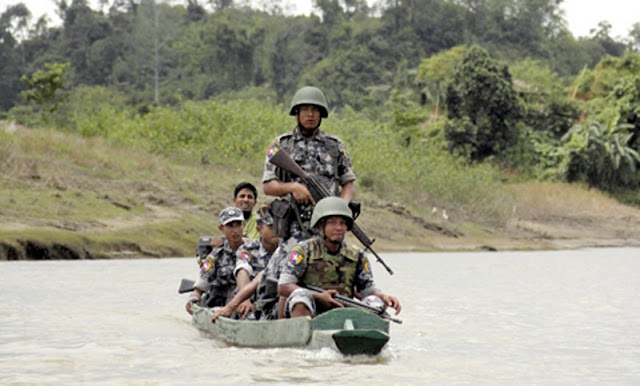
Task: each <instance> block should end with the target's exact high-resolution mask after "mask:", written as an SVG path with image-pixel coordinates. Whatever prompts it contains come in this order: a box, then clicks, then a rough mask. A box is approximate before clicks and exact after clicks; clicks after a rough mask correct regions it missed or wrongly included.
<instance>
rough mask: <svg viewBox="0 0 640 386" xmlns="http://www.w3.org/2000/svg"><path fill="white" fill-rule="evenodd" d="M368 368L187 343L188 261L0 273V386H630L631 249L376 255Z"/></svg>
mask: <svg viewBox="0 0 640 386" xmlns="http://www.w3.org/2000/svg"><path fill="white" fill-rule="evenodd" d="M382 257H383V258H384V259H385V260H386V262H387V264H388V265H390V266H391V267H392V268H393V269H394V271H395V275H393V276H390V275H388V274H387V273H386V272H385V271H384V269H383V268H382V267H381V266H380V265H379V264H377V263H375V262H374V263H372V266H373V268H374V272H375V276H376V281H377V282H378V285H379V287H381V288H382V289H383V290H385V291H387V292H389V293H392V294H394V295H396V296H398V297H399V298H400V300H401V302H402V305H403V310H402V312H401V313H400V315H398V318H400V319H402V320H403V321H404V323H403V324H401V325H397V324H393V325H392V326H391V341H390V343H389V345H388V346H387V347H386V348H385V349H384V350H383V352H382V353H381V354H380V355H378V356H376V357H373V358H369V357H343V356H341V355H339V354H337V353H335V352H333V351H330V350H325V351H322V350H321V351H308V350H303V349H291V348H285V349H244V348H236V347H227V346H226V345H224V344H222V343H220V342H218V341H216V340H213V339H210V338H207V337H203V336H201V334H200V333H199V332H197V331H196V330H195V328H194V327H192V326H191V324H190V318H189V316H188V315H187V314H186V313H185V312H184V311H183V306H184V303H185V301H186V295H182V296H181V295H178V294H177V288H178V285H179V282H180V279H181V278H183V277H186V278H193V277H194V275H195V274H196V272H197V267H196V263H195V260H194V259H193V258H183V259H179V258H174V259H145V260H112V261H104V260H100V261H16V262H0V383H1V384H12V383H20V384H51V385H53V384H65V385H68V384H154V385H163V384H166V385H178V384H185V385H186V384H194V383H200V384H241V383H242V384H246V383H269V384H275V385H277V384H323V385H324V384H336V385H338V384H339V385H345V384H369V385H388V384H474V385H476V384H509V385H512V384H580V385H585V384H593V385H599V384H629V385H631V384H638V383H640V296H639V295H638V294H640V249H638V248H615V249H587V250H577V251H553V252H499V253H491V252H485V253H402V254H382Z"/></svg>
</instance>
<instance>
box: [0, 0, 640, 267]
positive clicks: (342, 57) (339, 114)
mask: <svg viewBox="0 0 640 386" xmlns="http://www.w3.org/2000/svg"><path fill="white" fill-rule="evenodd" d="M212 4H213V5H212V6H213V9H211V10H207V9H205V7H204V6H201V5H199V4H198V2H197V1H189V2H188V5H187V6H183V5H175V4H174V5H170V4H166V3H162V2H157V1H155V0H143V1H141V2H139V3H134V2H129V3H126V4H125V3H123V2H116V3H113V4H111V3H110V2H102V3H101V7H103V8H102V9H100V10H93V9H91V8H90V7H89V6H88V3H87V2H86V1H85V0H73V1H72V2H70V3H67V2H61V3H60V4H59V8H60V9H59V11H60V14H61V15H62V18H63V21H64V22H63V25H62V26H60V27H55V28H49V27H48V26H47V24H46V20H39V21H37V22H36V23H35V24H33V23H31V21H30V12H29V10H28V9H27V8H26V6H24V5H23V4H18V5H15V6H12V7H9V8H7V10H6V11H5V12H4V13H3V14H2V15H0V60H1V61H2V63H3V66H2V68H1V69H0V90H1V91H0V108H1V109H2V111H1V112H0V117H1V118H3V119H6V120H7V123H6V125H5V126H6V127H7V131H6V132H5V131H3V132H2V133H0V139H1V140H2V141H1V143H0V162H1V163H0V171H1V172H2V175H1V179H2V180H1V182H2V188H1V189H2V196H1V197H2V202H0V204H1V205H2V206H3V208H4V209H3V211H2V212H1V213H0V217H1V219H2V223H3V224H4V223H6V224H13V225H11V226H6V227H5V228H6V232H5V231H3V232H2V239H0V242H5V243H6V245H13V246H15V243H16V242H17V241H16V240H18V239H19V238H21V237H24V238H25V240H26V239H29V240H32V241H33V240H34V239H32V237H35V236H34V235H41V236H42V237H44V238H45V239H47V240H49V241H53V240H54V239H64V238H65V237H64V236H61V234H60V232H62V233H64V232H65V230H66V231H72V232H76V233H73V235H69V238H70V239H73V240H76V241H75V242H78V240H82V241H81V243H86V244H87V245H91V248H92V249H93V250H97V251H100V252H98V254H99V255H100V254H102V253H104V254H105V255H113V254H114V253H115V252H114V251H121V252H122V251H128V250H129V249H131V250H133V252H131V253H132V254H133V255H150V256H156V255H158V256H159V255H166V254H167V253H177V252H180V254H188V253H190V249H191V245H192V242H193V240H195V238H196V237H197V236H199V235H200V234H206V233H211V232H210V231H208V229H210V228H211V225H212V224H211V222H210V221H207V220H206V219H211V214H212V213H215V211H217V210H219V209H221V208H222V207H223V206H225V205H227V204H228V202H229V197H228V192H230V191H231V188H232V187H233V185H234V184H235V183H237V182H238V180H240V179H247V180H252V181H254V182H256V183H258V182H259V180H260V177H261V174H262V165H263V162H264V155H265V150H266V148H267V147H268V144H269V141H271V140H272V139H273V138H274V137H275V136H276V135H278V134H280V133H282V132H285V131H288V130H291V129H292V128H293V125H294V122H293V120H292V118H291V117H289V116H287V114H286V111H287V110H288V103H289V99H290V97H291V96H292V95H293V93H294V91H295V90H296V89H297V88H298V87H299V86H301V85H307V84H313V85H316V86H318V87H320V88H322V89H323V90H324V91H325V93H326V95H327V96H328V98H329V104H330V108H331V111H330V118H329V119H327V120H325V121H324V122H323V129H325V130H326V131H327V132H329V133H331V134H335V135H337V136H339V137H341V138H342V139H343V140H344V141H345V142H346V143H347V144H348V146H349V149H350V152H351V156H352V158H353V164H354V168H355V171H356V173H357V175H358V198H359V199H360V200H361V201H364V203H365V208H367V207H368V208H369V211H368V212H367V213H365V216H364V217H363V221H373V220H371V219H372V218H373V216H374V215H375V216H376V218H377V219H378V220H377V222H376V223H375V224H376V225H377V226H376V227H375V228H376V229H378V231H379V232H380V233H379V234H378V235H377V236H379V237H384V235H385V234H386V233H388V231H389V229H388V227H390V226H392V225H391V224H395V223H394V221H392V220H391V217H390V216H393V214H390V213H395V215H401V216H405V217H408V218H409V219H410V220H409V221H410V222H409V223H402V224H403V225H402V226H404V227H406V228H412V227H414V228H415V227H416V223H415V221H417V223H418V224H419V226H421V227H426V228H428V229H434V228H438V226H441V225H442V224H439V223H438V222H436V221H435V218H434V217H433V215H432V214H431V212H432V211H434V212H437V213H442V212H440V210H442V209H443V208H446V210H447V213H448V216H449V217H450V218H451V219H455V224H456V227H459V228H458V229H471V230H472V231H471V232H475V230H478V229H483V228H484V227H490V228H495V227H497V228H502V227H504V226H506V224H508V223H509V221H510V220H512V217H513V212H514V210H515V209H514V208H515V207H516V205H515V204H514V202H515V201H516V198H514V196H513V195H512V194H511V193H509V192H510V191H511V189H509V185H510V184H512V183H521V182H528V181H535V180H543V181H550V182H572V183H574V182H575V183H579V184H585V185H586V186H588V187H589V188H596V189H599V190H601V191H604V192H606V193H607V194H611V195H612V196H614V197H617V198H618V199H620V200H623V201H624V202H626V203H632V204H635V205H638V203H640V194H639V193H638V191H640V190H639V189H638V188H640V174H639V173H640V172H639V171H638V166H640V157H639V155H638V154H639V153H640V108H639V107H638V106H640V80H639V79H640V77H639V76H638V71H640V55H639V54H638V53H637V51H634V49H637V47H638V44H639V43H638V40H637V39H638V33H637V32H638V30H640V28H635V29H634V30H633V31H632V33H631V34H630V35H629V38H628V39H627V40H623V41H616V40H614V39H612V38H611V37H610V36H609V31H610V26H609V25H607V24H606V23H601V24H599V25H598V29H597V30H596V31H595V32H594V33H593V35H592V36H589V37H580V38H578V39H576V38H574V37H573V36H571V34H570V33H569V32H568V31H567V30H566V28H565V27H564V25H563V20H562V17H561V15H560V13H559V8H558V5H559V2H555V1H538V0H536V1H519V2H518V1H503V0H500V1H498V0H490V1H485V2H470V1H449V0H436V1H424V2H415V1H382V2H378V3H377V5H376V7H375V8H371V7H369V5H368V3H367V2H366V1H364V0H357V1H348V2H345V1H337V0H326V1H325V0H323V1H316V2H315V3H314V5H315V11H316V12H317V14H316V15H311V16H297V17H293V16H286V15H284V14H282V12H281V11H280V8H279V6H280V3H279V2H278V1H277V0H272V1H270V2H266V3H264V8H263V10H256V9H251V8H247V7H246V6H243V5H242V4H240V2H234V1H224V2H214V3H212ZM107 7H108V9H107ZM107 11H108V12H107ZM397 58H402V60H398V59H397ZM16 125H24V126H27V127H29V128H32V129H35V130H31V131H30V130H17V131H15V130H13V129H12V128H15V127H16ZM264 199H265V200H266V198H264ZM434 209H435V210H434ZM368 216H371V217H368ZM381 219H385V220H388V222H387V223H384V224H381ZM425 219H426V220H425ZM418 220H419V221H418ZM149 221H151V223H150V222H149ZM411 221H414V222H411ZM21 222H24V223H26V224H28V226H27V228H29V229H26V230H21V226H24V225H25V224H22V225H21ZM125 224H126V225H125ZM34 226H35V227H39V228H38V229H40V230H41V232H36V233H33V230H32V228H33V227H34ZM51 228H54V230H51ZM134 230H135V231H134ZM447 231H451V232H453V233H455V229H453V230H452V229H445V231H444V233H446V232H447ZM21 232H24V234H21ZM396 232H398V230H396ZM407 233H408V234H409V233H412V232H410V231H407ZM78 235H80V236H78ZM141 235H144V236H141ZM27 236H28V237H27ZM374 236H375V235H374ZM38 237H39V236H38ZM416 237H417V236H416ZM36 238H37V237H36ZM387 241H388V242H391V240H387ZM95 246H98V247H95ZM96 248H97V249H96ZM23 249H24V248H23ZM136 251H137V252H136ZM76 255H78V256H80V255H81V253H76Z"/></svg>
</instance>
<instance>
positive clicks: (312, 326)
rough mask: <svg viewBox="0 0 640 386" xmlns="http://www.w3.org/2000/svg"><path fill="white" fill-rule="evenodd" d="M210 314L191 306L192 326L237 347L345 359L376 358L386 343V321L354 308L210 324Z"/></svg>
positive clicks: (219, 319) (387, 323) (223, 319)
mask: <svg viewBox="0 0 640 386" xmlns="http://www.w3.org/2000/svg"><path fill="white" fill-rule="evenodd" d="M212 314H213V312H212V309H210V308H206V307H200V306H198V305H194V306H193V319H192V323H193V325H194V326H196V327H197V328H198V329H200V330H201V331H205V332H207V333H209V334H211V335H213V336H214V337H215V338H218V339H221V340H223V341H224V342H226V343H228V344H230V345H234V346H239V347H308V348H312V349H319V348H323V347H330V348H333V349H335V350H337V351H339V352H340V353H342V354H345V355H358V354H364V355H377V354H378V353H379V352H380V350H382V348H383V347H384V346H385V345H386V344H387V342H388V341H389V321H388V320H386V319H383V318H381V317H380V316H378V315H376V314H373V313H371V312H367V311H364V310H361V309H357V308H350V307H345V308H337V309H334V310H331V311H328V312H325V313H323V314H321V315H319V316H317V317H315V318H310V317H300V318H291V319H279V320H270V321H255V320H235V319H230V318H225V317H221V318H218V319H217V320H216V322H215V323H211V316H212Z"/></svg>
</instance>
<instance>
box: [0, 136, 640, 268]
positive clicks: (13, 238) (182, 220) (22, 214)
mask: <svg viewBox="0 0 640 386" xmlns="http://www.w3.org/2000/svg"><path fill="white" fill-rule="evenodd" d="M196 158H197V159H196ZM356 167H357V165H356ZM253 169H256V168H251V170H253ZM246 170H247V169H245V168H243V167H241V166H240V167H231V166H223V165H220V164H217V163H215V162H210V163H207V164H203V163H202V160H201V159H200V157H199V156H198V157H194V156H191V155H190V154H185V153H180V152H175V153H174V154H172V155H157V154H155V155H154V154H150V153H148V152H146V151H143V150H139V149H137V150H136V149H134V148H130V147H125V146H124V145H115V144H113V143H110V142H108V141H107V140H105V139H101V138H95V137H94V138H86V137H81V136H78V135H74V134H70V133H64V132H60V131H54V130H29V129H26V128H22V127H16V126H14V125H6V124H4V125H0V259H24V258H39V259H58V258H69V259H84V258H87V259H88V258H127V257H166V256H191V255H193V253H194V250H195V244H196V240H197V238H198V237H199V236H202V235H206V234H212V233H217V230H216V228H217V213H218V212H219V211H220V210H221V209H222V208H223V207H225V206H228V205H229V204H230V203H231V199H232V197H231V196H232V191H233V187H234V186H235V184H237V183H238V182H239V181H241V180H248V181H252V182H254V183H255V184H256V185H259V183H258V181H259V179H260V175H259V173H260V172H261V170H254V173H253V174H250V173H247V171H246ZM449 177H450V178H452V179H459V180H460V182H455V181H454V182H455V183H454V184H451V185H447V186H449V187H451V186H458V187H465V188H464V189H467V190H468V189H472V188H470V187H471V186H472V184H473V178H476V177H477V174H474V175H472V176H471V177H469V178H470V179H469V180H468V181H464V178H465V177H464V176H463V174H456V175H450V176H449ZM443 178H444V177H443ZM499 189H500V190H501V191H498V192H495V194H496V196H493V197H486V199H485V198H483V197H476V198H475V201H472V200H468V201H467V202H471V203H472V202H477V205H482V203H483V202H484V203H485V204H486V205H496V204H495V203H496V202H498V201H500V199H499V198H500V197H509V199H508V200H503V201H501V205H504V206H506V207H508V208H509V210H512V209H511V208H513V213H512V214H511V217H510V218H508V219H507V220H506V221H507V224H505V225H500V224H501V221H503V220H500V221H496V222H493V224H497V225H491V224H492V221H491V219H483V221H470V220H468V219H469V218H472V217H471V216H470V215H467V216H466V217H463V216H461V215H460V214H461V210H464V208H463V209H460V208H455V207H450V208H444V209H446V210H447V213H448V219H445V218H444V216H443V208H442V207H435V205H427V204H426V203H430V202H431V201H429V200H432V202H438V197H431V198H428V197H417V198H416V200H414V201H413V202H409V203H407V202H405V203H402V204H399V203H398V202H397V201H396V200H395V199H394V198H395V196H394V191H393V189H386V190H385V189H382V190H381V191H380V192H382V194H380V192H377V191H375V189H374V190H371V189H367V188H366V187H362V188H359V190H358V199H359V200H360V201H361V202H362V203H363V208H364V211H363V214H362V215H361V216H360V218H359V219H358V223H359V224H360V225H361V227H362V228H363V229H364V230H365V231H366V232H367V233H368V235H369V236H370V237H371V238H372V239H376V240H377V241H376V243H375V244H374V246H375V247H376V249H377V250H378V251H383V250H386V251H394V250H396V251H407V250H441V249H446V250H468V249H478V248H485V247H486V248H489V249H493V247H492V245H493V246H495V247H496V248H498V249H502V248H508V249H535V248H544V247H545V246H544V245H545V244H543V243H540V242H539V241H540V240H539V238H538V237H539V236H540V235H541V234H542V236H541V237H543V238H544V237H547V236H545V232H547V233H548V232H549V231H548V229H544V230H543V231H540V232H538V231H537V230H536V229H533V228H532V227H531V226H529V225H526V224H525V225H526V226H523V225H522V224H523V222H522V221H523V219H524V221H535V220H536V219H539V218H543V217H545V216H546V217H545V218H547V219H549V220H550V221H555V220H554V217H553V214H551V215H550V214H549V213H551V212H549V210H551V209H552V210H553V211H555V212H556V213H563V216H564V218H570V220H571V221H576V220H575V216H573V215H572V214H575V213H576V212H580V211H582V212H585V211H586V212H594V210H592V209H586V208H599V210H602V212H599V213H597V215H599V216H604V215H605V214H606V213H618V214H620V213H623V212H625V211H626V212H625V213H627V214H628V213H629V212H628V208H626V207H624V206H622V205H619V204H617V203H615V201H613V200H611V199H609V198H607V197H606V196H604V195H602V194H600V193H597V192H592V191H587V190H586V189H583V188H580V187H578V186H567V185H562V184H538V183H527V184H521V185H517V186H515V187H513V189H511V187H508V186H502V187H499ZM434 191H435V190H434ZM447 194H448V195H449V197H456V196H460V197H462V196H469V197H471V196H472V195H474V194H477V191H449V192H447ZM482 194H486V192H484V191H483V193H482ZM576 199H579V200H577V201H575V200H576ZM267 200H268V199H267V198H266V197H264V196H263V195H261V196H260V197H259V201H261V202H266V201H267ZM483 200H484V201H483ZM570 200H574V201H573V202H576V204H571V205H568V204H567V202H572V201H570ZM440 202H450V201H440ZM607 208H608V209H607ZM611 208H613V209H614V212H612V211H611V210H612V209H611ZM563 210H564V212H563ZM607 210H608V212H607ZM500 211H501V212H504V208H503V209H501V210H500ZM472 212H473V213H476V215H478V214H479V213H483V211H482V208H476V209H474V210H473V211H472ZM495 212H499V211H495V210H493V209H491V210H487V211H486V213H487V214H490V213H495ZM595 215H596V214H594V216H595ZM571 216H573V217H571ZM627 217H628V216H627ZM558 218H561V217H558ZM620 218H622V219H624V217H618V221H620V220H619V219H620ZM639 218H640V216H639ZM514 219H515V220H518V221H520V223H519V224H520V225H518V226H516V228H515V230H514V229H509V223H513V222H514ZM593 219H595V220H593ZM589 221H597V219H596V217H589ZM623 222H624V220H623ZM527 224H528V223H527ZM634 224H635V223H634ZM623 225H624V224H623ZM523 229H524V231H523ZM621 232H622V233H620V234H622V235H623V236H624V231H621ZM551 237H553V235H551Z"/></svg>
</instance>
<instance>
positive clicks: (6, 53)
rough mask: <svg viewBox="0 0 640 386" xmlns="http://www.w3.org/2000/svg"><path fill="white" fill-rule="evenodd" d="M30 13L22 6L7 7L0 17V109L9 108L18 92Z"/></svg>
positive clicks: (20, 4)
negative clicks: (23, 43)
mask: <svg viewBox="0 0 640 386" xmlns="http://www.w3.org/2000/svg"><path fill="white" fill-rule="evenodd" d="M30 17H31V13H30V12H29V10H28V9H27V7H26V6H25V5H24V4H22V3H19V4H16V5H12V6H9V7H7V9H6V11H5V12H4V13H2V15H0V63H1V64H0V90H1V91H0V109H7V110H8V109H9V108H11V107H12V106H13V105H14V104H15V101H16V96H17V94H18V92H19V91H20V88H21V84H20V80H19V79H20V74H21V71H22V70H23V69H24V66H25V63H26V60H25V56H24V50H23V45H22V44H21V42H22V41H24V40H25V39H26V38H27V32H26V31H27V25H28V21H29V19H30Z"/></svg>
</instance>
